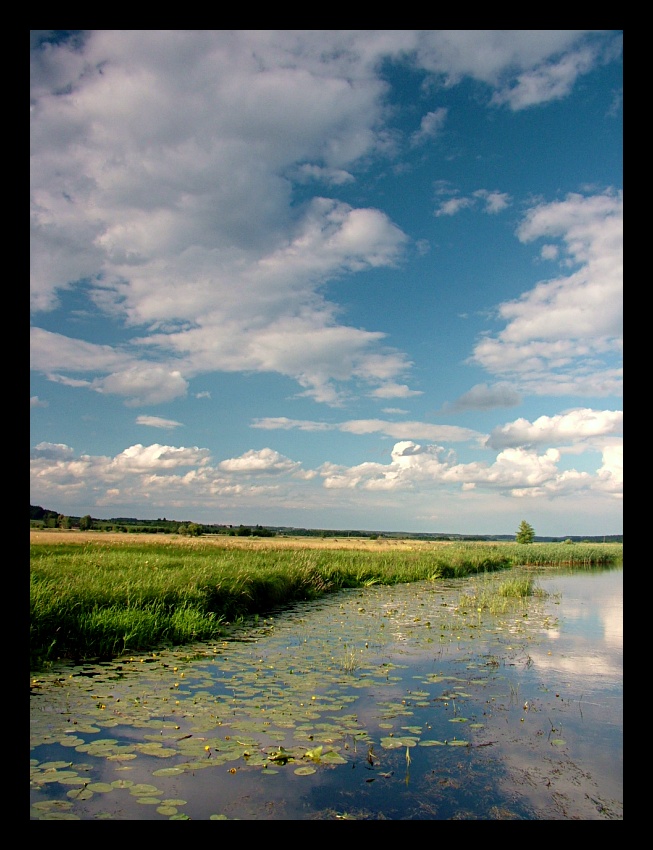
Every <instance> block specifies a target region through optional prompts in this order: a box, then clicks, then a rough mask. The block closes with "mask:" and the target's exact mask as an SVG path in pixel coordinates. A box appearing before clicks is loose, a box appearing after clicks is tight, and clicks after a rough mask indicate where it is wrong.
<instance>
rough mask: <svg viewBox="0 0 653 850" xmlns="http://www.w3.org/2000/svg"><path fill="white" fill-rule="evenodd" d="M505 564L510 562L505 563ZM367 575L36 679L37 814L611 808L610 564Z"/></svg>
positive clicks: (486, 812) (261, 815) (615, 683)
mask: <svg viewBox="0 0 653 850" xmlns="http://www.w3.org/2000/svg"><path fill="white" fill-rule="evenodd" d="M516 572H517V571H515V570H511V571H510V574H511V575H515V574H516ZM530 574H531V575H536V581H537V585H538V586H539V587H540V588H542V589H543V590H544V591H546V592H547V594H548V595H547V596H544V597H538V596H536V597H531V598H530V599H529V600H528V601H527V602H526V603H524V604H521V603H517V604H515V605H513V606H512V607H511V609H510V610H509V611H507V612H505V613H502V614H495V615H493V614H490V613H489V612H488V611H486V610H481V611H478V610H476V609H475V608H474V606H473V605H470V604H467V603H465V604H461V600H465V599H466V600H469V599H470V598H473V596H474V593H479V592H480V591H482V590H483V589H487V588H488V587H490V586H491V585H492V584H493V583H495V582H501V581H503V580H505V578H506V576H505V574H503V575H502V574H493V575H488V576H481V577H477V578H470V579H464V580H456V581H449V582H436V583H431V582H419V583H416V584H408V585H399V586H396V587H379V586H373V587H368V588H365V589H363V590H351V591H344V592H341V593H338V594H336V595H334V596H330V597H326V598H324V599H322V600H319V601H317V602H313V603H307V604H304V605H300V606H296V607H293V608H292V609H290V610H286V611H283V612H276V613H270V615H269V616H268V617H265V618H259V619H258V620H255V621H251V622H249V623H247V624H246V625H245V626H243V627H241V628H239V629H237V630H235V631H234V633H233V634H232V635H230V637H229V639H228V640H224V641H221V642H219V643H217V644H198V645H195V646H193V647H184V648H179V649H177V650H174V651H168V652H163V653H157V654H152V653H150V654H144V655H140V656H133V657H128V658H123V659H120V660H119V661H116V662H112V663H107V664H102V665H90V664H89V665H82V666H77V667H66V666H61V667H59V668H57V669H54V670H52V671H51V672H49V673H48V674H46V675H37V676H33V677H32V680H31V686H32V687H31V694H32V696H31V706H30V708H31V711H30V716H31V752H30V755H31V772H32V779H31V789H30V801H31V818H32V819H37V818H38V819H83V820H92V819H119V820H142V819H152V820H161V819H163V820H167V819H193V820H207V819H250V820H313V819H323V820H326V819H367V820H379V819H391V820H419V819H430V820H447V819H461V820H462V819H464V820H474V819H476V820H508V819H515V820H537V819H548V820H554V819H555V820H558V819H559V820H572V819H579V820H603V819H623V569H609V570H598V571H597V570H592V571H588V570H583V571H576V572H564V573H563V572H561V571H556V572H555V573H553V572H551V571H537V572H536V573H533V572H532V571H531V573H530Z"/></svg>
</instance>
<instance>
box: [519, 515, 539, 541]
mask: <svg viewBox="0 0 653 850" xmlns="http://www.w3.org/2000/svg"><path fill="white" fill-rule="evenodd" d="M533 540H535V529H534V528H533V526H532V525H530V524H529V523H527V522H526V520H525V519H523V520H522V521H521V523H520V524H519V529H518V530H517V534H516V535H515V542H517V543H532V542H533Z"/></svg>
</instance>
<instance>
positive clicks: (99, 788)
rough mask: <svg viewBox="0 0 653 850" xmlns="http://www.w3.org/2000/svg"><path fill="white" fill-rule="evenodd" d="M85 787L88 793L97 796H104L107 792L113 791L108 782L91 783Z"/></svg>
mask: <svg viewBox="0 0 653 850" xmlns="http://www.w3.org/2000/svg"><path fill="white" fill-rule="evenodd" d="M87 787H88V790H89V791H95V792H97V793H99V794H106V793H107V792H108V791H113V790H114V788H113V786H112V785H109V783H108V782H91V783H90V784H89V785H88V786H87Z"/></svg>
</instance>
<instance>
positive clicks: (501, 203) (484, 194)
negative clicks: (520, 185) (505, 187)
mask: <svg viewBox="0 0 653 850" xmlns="http://www.w3.org/2000/svg"><path fill="white" fill-rule="evenodd" d="M474 197H476V198H480V199H481V200H482V201H484V202H485V210H484V212H486V213H489V214H490V215H496V214H497V213H500V212H503V210H505V209H506V208H507V207H508V206H510V202H511V200H512V199H511V197H510V195H508V194H507V193H506V192H499V191H496V190H495V191H493V192H490V191H488V190H487V189H477V190H476V191H475V192H474Z"/></svg>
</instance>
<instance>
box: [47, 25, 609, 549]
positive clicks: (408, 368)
mask: <svg viewBox="0 0 653 850" xmlns="http://www.w3.org/2000/svg"><path fill="white" fill-rule="evenodd" d="M30 65H31V80H30V120H31V192H30V195H31V262H30V272H31V278H30V304H31V329H30V366H31V388H30V411H31V416H30V423H31V445H32V451H31V489H30V502H31V504H40V505H42V506H44V507H47V508H54V509H55V510H59V511H60V512H62V513H67V514H75V515H84V514H87V513H91V514H92V515H93V516H98V517H99V516H102V517H111V516H138V517H141V518H148V517H149V518H156V517H157V516H164V515H167V516H169V517H171V516H175V517H176V518H179V519H192V520H195V521H198V522H208V523H235V524H239V523H241V522H242V523H244V524H250V523H251V524H254V523H259V524H263V525H288V526H303V527H316V528H366V529H374V530H380V531H382V530H406V531H445V532H451V533H470V534H472V533H474V534H475V533H479V534H481V533H488V534H494V533H496V534H498V533H512V532H514V531H516V528H517V526H518V524H519V521H520V520H521V519H522V518H527V519H528V521H529V522H531V524H532V525H533V526H534V527H535V529H536V533H538V534H552V535H567V534H615V533H621V532H622V513H621V511H622V502H621V498H622V490H623V472H622V468H623V464H622V444H623V413H622V411H621V394H622V359H621V357H622V354H621V349H622V335H623V331H622V285H623V256H622V255H623V190H622V127H623V123H622V113H621V98H622V34H621V32H620V31H613V30H546V31H543V30H542V31H541V30H524V31H521V30H509V31H504V30H464V31H455V30H454V31H450V30H356V31H348V30H346V31H341V30H323V31H320V30H311V31H302V30H292V31H283V30H281V31H275V30H266V31H244V30H235V31H227V30H168V31H157V30H119V31H110V30H101V31H97V30H94V31H51V30H33V31H31V33H30ZM452 420H453V421H452ZM152 429H155V432H154V433H156V434H158V435H159V437H161V436H163V440H162V441H161V442H159V441H156V437H154V438H153V437H152V434H153V432H152ZM173 442H174V444H173ZM177 443H183V445H178V444H177Z"/></svg>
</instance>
